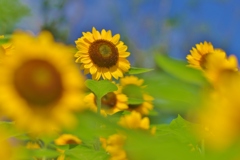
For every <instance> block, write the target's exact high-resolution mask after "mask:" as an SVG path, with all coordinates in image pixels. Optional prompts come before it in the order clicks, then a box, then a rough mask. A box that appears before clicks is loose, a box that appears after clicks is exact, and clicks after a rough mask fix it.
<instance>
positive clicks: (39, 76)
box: [0, 32, 84, 133]
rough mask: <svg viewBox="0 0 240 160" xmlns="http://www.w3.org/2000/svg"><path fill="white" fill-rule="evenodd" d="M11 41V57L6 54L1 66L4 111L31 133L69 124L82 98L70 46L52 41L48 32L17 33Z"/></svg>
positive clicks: (79, 78)
mask: <svg viewBox="0 0 240 160" xmlns="http://www.w3.org/2000/svg"><path fill="white" fill-rule="evenodd" d="M10 43H12V44H13V45H14V47H15V49H14V56H5V57H4V60H3V62H2V64H1V68H0V74H1V80H0V92H1V93H4V94H0V101H1V107H2V109H3V111H4V112H5V113H6V114H7V115H8V116H9V117H10V118H11V119H12V120H14V121H15V122H16V125H17V126H18V127H19V128H22V129H25V130H27V131H30V133H36V132H42V133H49V132H52V131H53V128H59V127H60V128H61V127H70V126H72V125H73V124H74V122H75V121H74V116H73V114H72V111H74V110H81V109H83V108H81V106H83V102H82V99H83V97H84V96H83V89H84V78H83V76H82V75H81V74H80V73H79V71H78V69H77V67H76V65H75V63H74V62H73V60H72V55H71V53H73V48H71V47H67V46H64V45H63V44H58V43H56V42H54V39H53V37H52V35H51V34H50V33H49V32H41V33H40V34H39V36H37V37H34V36H32V35H30V34H28V33H25V32H17V33H15V34H13V36H12V41H11V42H10ZM15 53H16V54H15Z"/></svg>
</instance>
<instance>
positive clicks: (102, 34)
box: [101, 29, 107, 39]
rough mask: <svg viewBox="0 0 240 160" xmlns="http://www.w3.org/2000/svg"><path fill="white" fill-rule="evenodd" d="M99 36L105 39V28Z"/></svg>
mask: <svg viewBox="0 0 240 160" xmlns="http://www.w3.org/2000/svg"><path fill="white" fill-rule="evenodd" d="M101 36H102V39H107V32H106V30H105V29H103V30H102V32H101Z"/></svg>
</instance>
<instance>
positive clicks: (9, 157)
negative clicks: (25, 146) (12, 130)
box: [0, 129, 24, 160]
mask: <svg viewBox="0 0 240 160" xmlns="http://www.w3.org/2000/svg"><path fill="white" fill-rule="evenodd" d="M9 137H10V135H8V133H7V130H5V129H4V130H3V129H0V158H1V159H2V160H16V159H18V158H19V157H21V156H22V155H23V154H24V152H23V151H22V150H20V149H19V146H18V145H17V144H13V143H12V142H11V140H10V139H9Z"/></svg>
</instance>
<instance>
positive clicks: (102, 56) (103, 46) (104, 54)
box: [88, 39, 119, 68]
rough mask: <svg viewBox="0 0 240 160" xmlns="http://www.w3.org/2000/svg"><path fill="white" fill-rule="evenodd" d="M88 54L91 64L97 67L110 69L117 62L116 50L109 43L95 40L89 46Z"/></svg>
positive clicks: (117, 54)
mask: <svg viewBox="0 0 240 160" xmlns="http://www.w3.org/2000/svg"><path fill="white" fill-rule="evenodd" d="M88 52H89V56H90V58H91V60H92V61H93V63H94V64H96V65H97V66H99V67H106V68H110V67H112V66H114V65H116V64H117V62H118V56H119V53H118V49H117V47H116V46H115V45H114V44H113V43H112V42H110V41H107V40H103V39H100V40H96V41H94V42H93V43H92V44H91V45H90V47H89V50H88Z"/></svg>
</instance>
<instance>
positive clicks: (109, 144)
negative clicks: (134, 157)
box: [100, 134, 128, 160]
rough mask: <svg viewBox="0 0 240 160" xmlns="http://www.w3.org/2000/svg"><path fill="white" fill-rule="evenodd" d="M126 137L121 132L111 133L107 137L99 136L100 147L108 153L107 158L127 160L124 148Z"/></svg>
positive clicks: (110, 159)
mask: <svg viewBox="0 0 240 160" xmlns="http://www.w3.org/2000/svg"><path fill="white" fill-rule="evenodd" d="M126 139H127V137H126V136H125V135H123V134H113V135H110V136H109V137H108V138H107V139H106V138H100V142H101V143H102V147H103V148H104V149H105V150H106V152H107V153H108V154H110V158H109V160H127V159H128V158H127V153H126V151H125V150H124V144H125V142H126Z"/></svg>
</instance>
